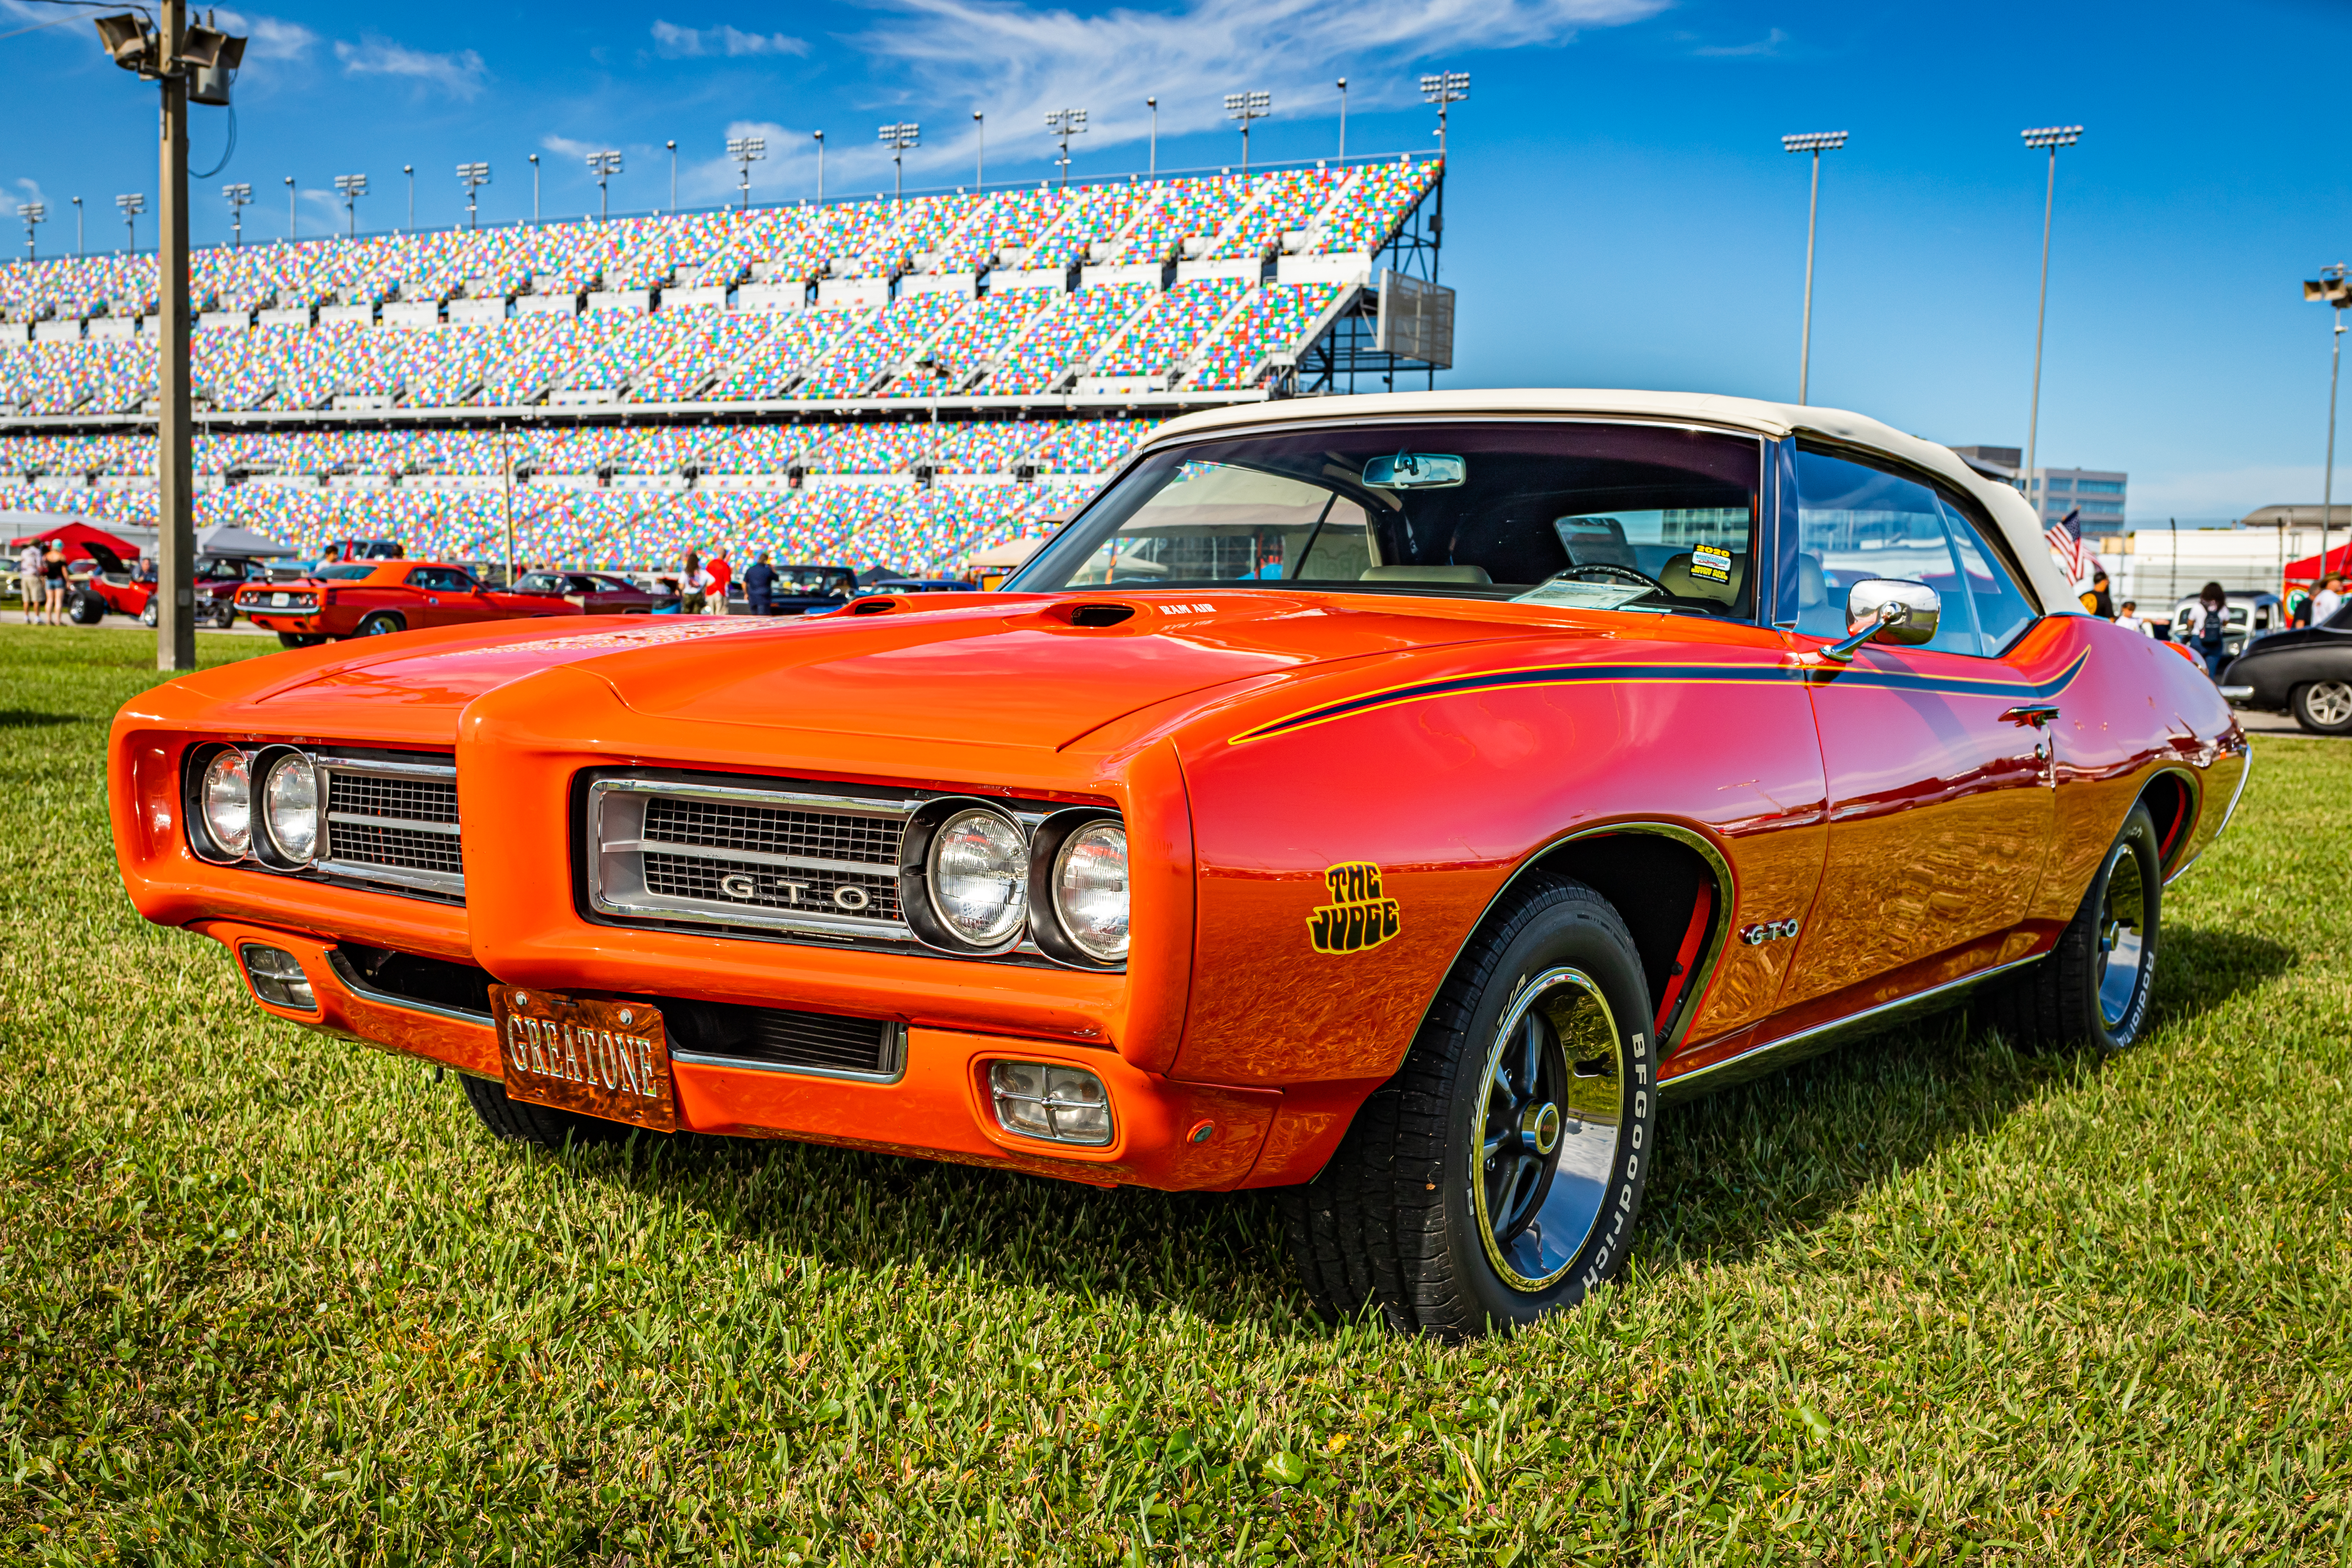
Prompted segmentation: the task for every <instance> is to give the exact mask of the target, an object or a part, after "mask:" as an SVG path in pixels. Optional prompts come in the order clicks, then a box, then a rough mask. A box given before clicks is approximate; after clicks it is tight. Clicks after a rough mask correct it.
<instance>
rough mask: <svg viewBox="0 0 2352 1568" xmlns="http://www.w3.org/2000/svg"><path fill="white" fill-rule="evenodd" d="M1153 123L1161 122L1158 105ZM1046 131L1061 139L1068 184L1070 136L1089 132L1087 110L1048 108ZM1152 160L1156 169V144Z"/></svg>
mask: <svg viewBox="0 0 2352 1568" xmlns="http://www.w3.org/2000/svg"><path fill="white" fill-rule="evenodd" d="M1152 123H1153V124H1154V125H1155V126H1156V125H1157V124H1158V123H1159V110H1158V108H1157V107H1156V106H1155V107H1154V109H1153V110H1152ZM1045 132H1046V134H1047V135H1049V136H1055V137H1058V138H1059V139H1060V140H1061V143H1062V158H1061V163H1062V184H1064V185H1065V186H1066V185H1068V184H1069V183H1070V138H1071V137H1073V136H1084V135H1085V134H1086V133H1087V111H1086V110H1083V109H1054V110H1046V113H1045ZM1152 162H1153V165H1154V167H1155V169H1156V168H1157V166H1158V163H1159V153H1158V150H1157V147H1156V145H1155V148H1154V151H1153V155H1152Z"/></svg>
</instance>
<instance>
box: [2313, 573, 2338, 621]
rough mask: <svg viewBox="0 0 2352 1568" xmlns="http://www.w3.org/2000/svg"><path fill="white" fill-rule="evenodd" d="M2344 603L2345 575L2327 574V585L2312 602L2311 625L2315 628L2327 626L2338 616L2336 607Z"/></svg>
mask: <svg viewBox="0 0 2352 1568" xmlns="http://www.w3.org/2000/svg"><path fill="white" fill-rule="evenodd" d="M2343 603H2344V574H2343V573H2341V572H2330V573H2329V574H2327V582H2326V584H2325V585H2324V586H2323V587H2321V589H2320V590H2319V593H2318V594H2317V595H2316V596H2315V597H2314V598H2313V599H2312V601H2311V624H2312V625H2313V626H2326V624H2327V623H2328V620H2329V619H2330V618H2331V617H2332V616H2334V615H2335V614H2336V607H2337V606H2338V605H2342V604H2343Z"/></svg>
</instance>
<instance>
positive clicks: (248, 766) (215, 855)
mask: <svg viewBox="0 0 2352 1568" xmlns="http://www.w3.org/2000/svg"><path fill="white" fill-rule="evenodd" d="M232 781H234V782H232ZM238 785H241V788H239V787H236V786H238ZM216 786H217V787H218V789H219V792H220V794H221V795H222V800H221V801H218V802H216V801H215V793H216ZM232 792H233V793H234V795H241V796H242V805H243V811H244V821H243V824H242V825H241V826H239V827H237V828H236V830H235V831H233V832H232V831H224V829H223V828H222V826H221V825H220V821H219V820H218V819H217V818H216V816H215V810H216V808H218V807H219V806H221V805H225V804H226V801H227V800H228V799H229V798H230V797H231V795H232ZM184 805H185V810H186V814H187V827H188V835H187V837H188V847H189V848H190V850H192V851H193V852H194V854H195V855H196V857H197V858H199V859H204V860H210V861H213V862H215V864H218V865H225V866H233V865H235V864H236V863H237V862H238V861H240V860H244V859H247V858H250V857H251V855H252V853H253V759H252V756H251V755H250V753H248V752H246V751H244V750H243V749H242V748H240V747H236V746H218V747H215V748H213V749H212V750H210V751H209V752H205V753H202V754H200V755H198V756H196V757H194V758H193V759H191V765H190V767H189V768H188V770H187V789H186V794H185V802H184ZM222 815H223V816H226V811H223V812H222Z"/></svg>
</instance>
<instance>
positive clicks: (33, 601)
mask: <svg viewBox="0 0 2352 1568" xmlns="http://www.w3.org/2000/svg"><path fill="white" fill-rule="evenodd" d="M45 576H46V574H44V573H43V572H42V570H41V542H40V541H39V540H37V539H28V540H26V542H25V548H24V550H23V551H22V552H20V553H19V554H18V555H17V557H16V586H17V589H18V591H19V592H21V593H22V594H23V595H25V624H26V626H31V625H32V624H33V618H34V617H35V616H37V615H39V614H40V612H41V605H42V604H43V603H44V602H45V601H46V600H47V598H48V596H49V590H48V585H47V583H46V582H45V581H44V578H45Z"/></svg>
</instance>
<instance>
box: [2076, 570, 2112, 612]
mask: <svg viewBox="0 0 2352 1568" xmlns="http://www.w3.org/2000/svg"><path fill="white" fill-rule="evenodd" d="M2083 608H2084V609H2086V610H2088V611H2090V612H2091V614H2093V615H2095V616H2098V617H2099V618H2100V619H2101V620H2104V621H2112V620H2114V619H2115V618H2116V601H2115V596H2114V595H2112V594H2110V593H2109V592H2108V591H2107V574H2105V572H2093V573H2092V574H2091V585H2090V587H2089V588H2088V589H2087V590H2085V591H2084V595H2083Z"/></svg>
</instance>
